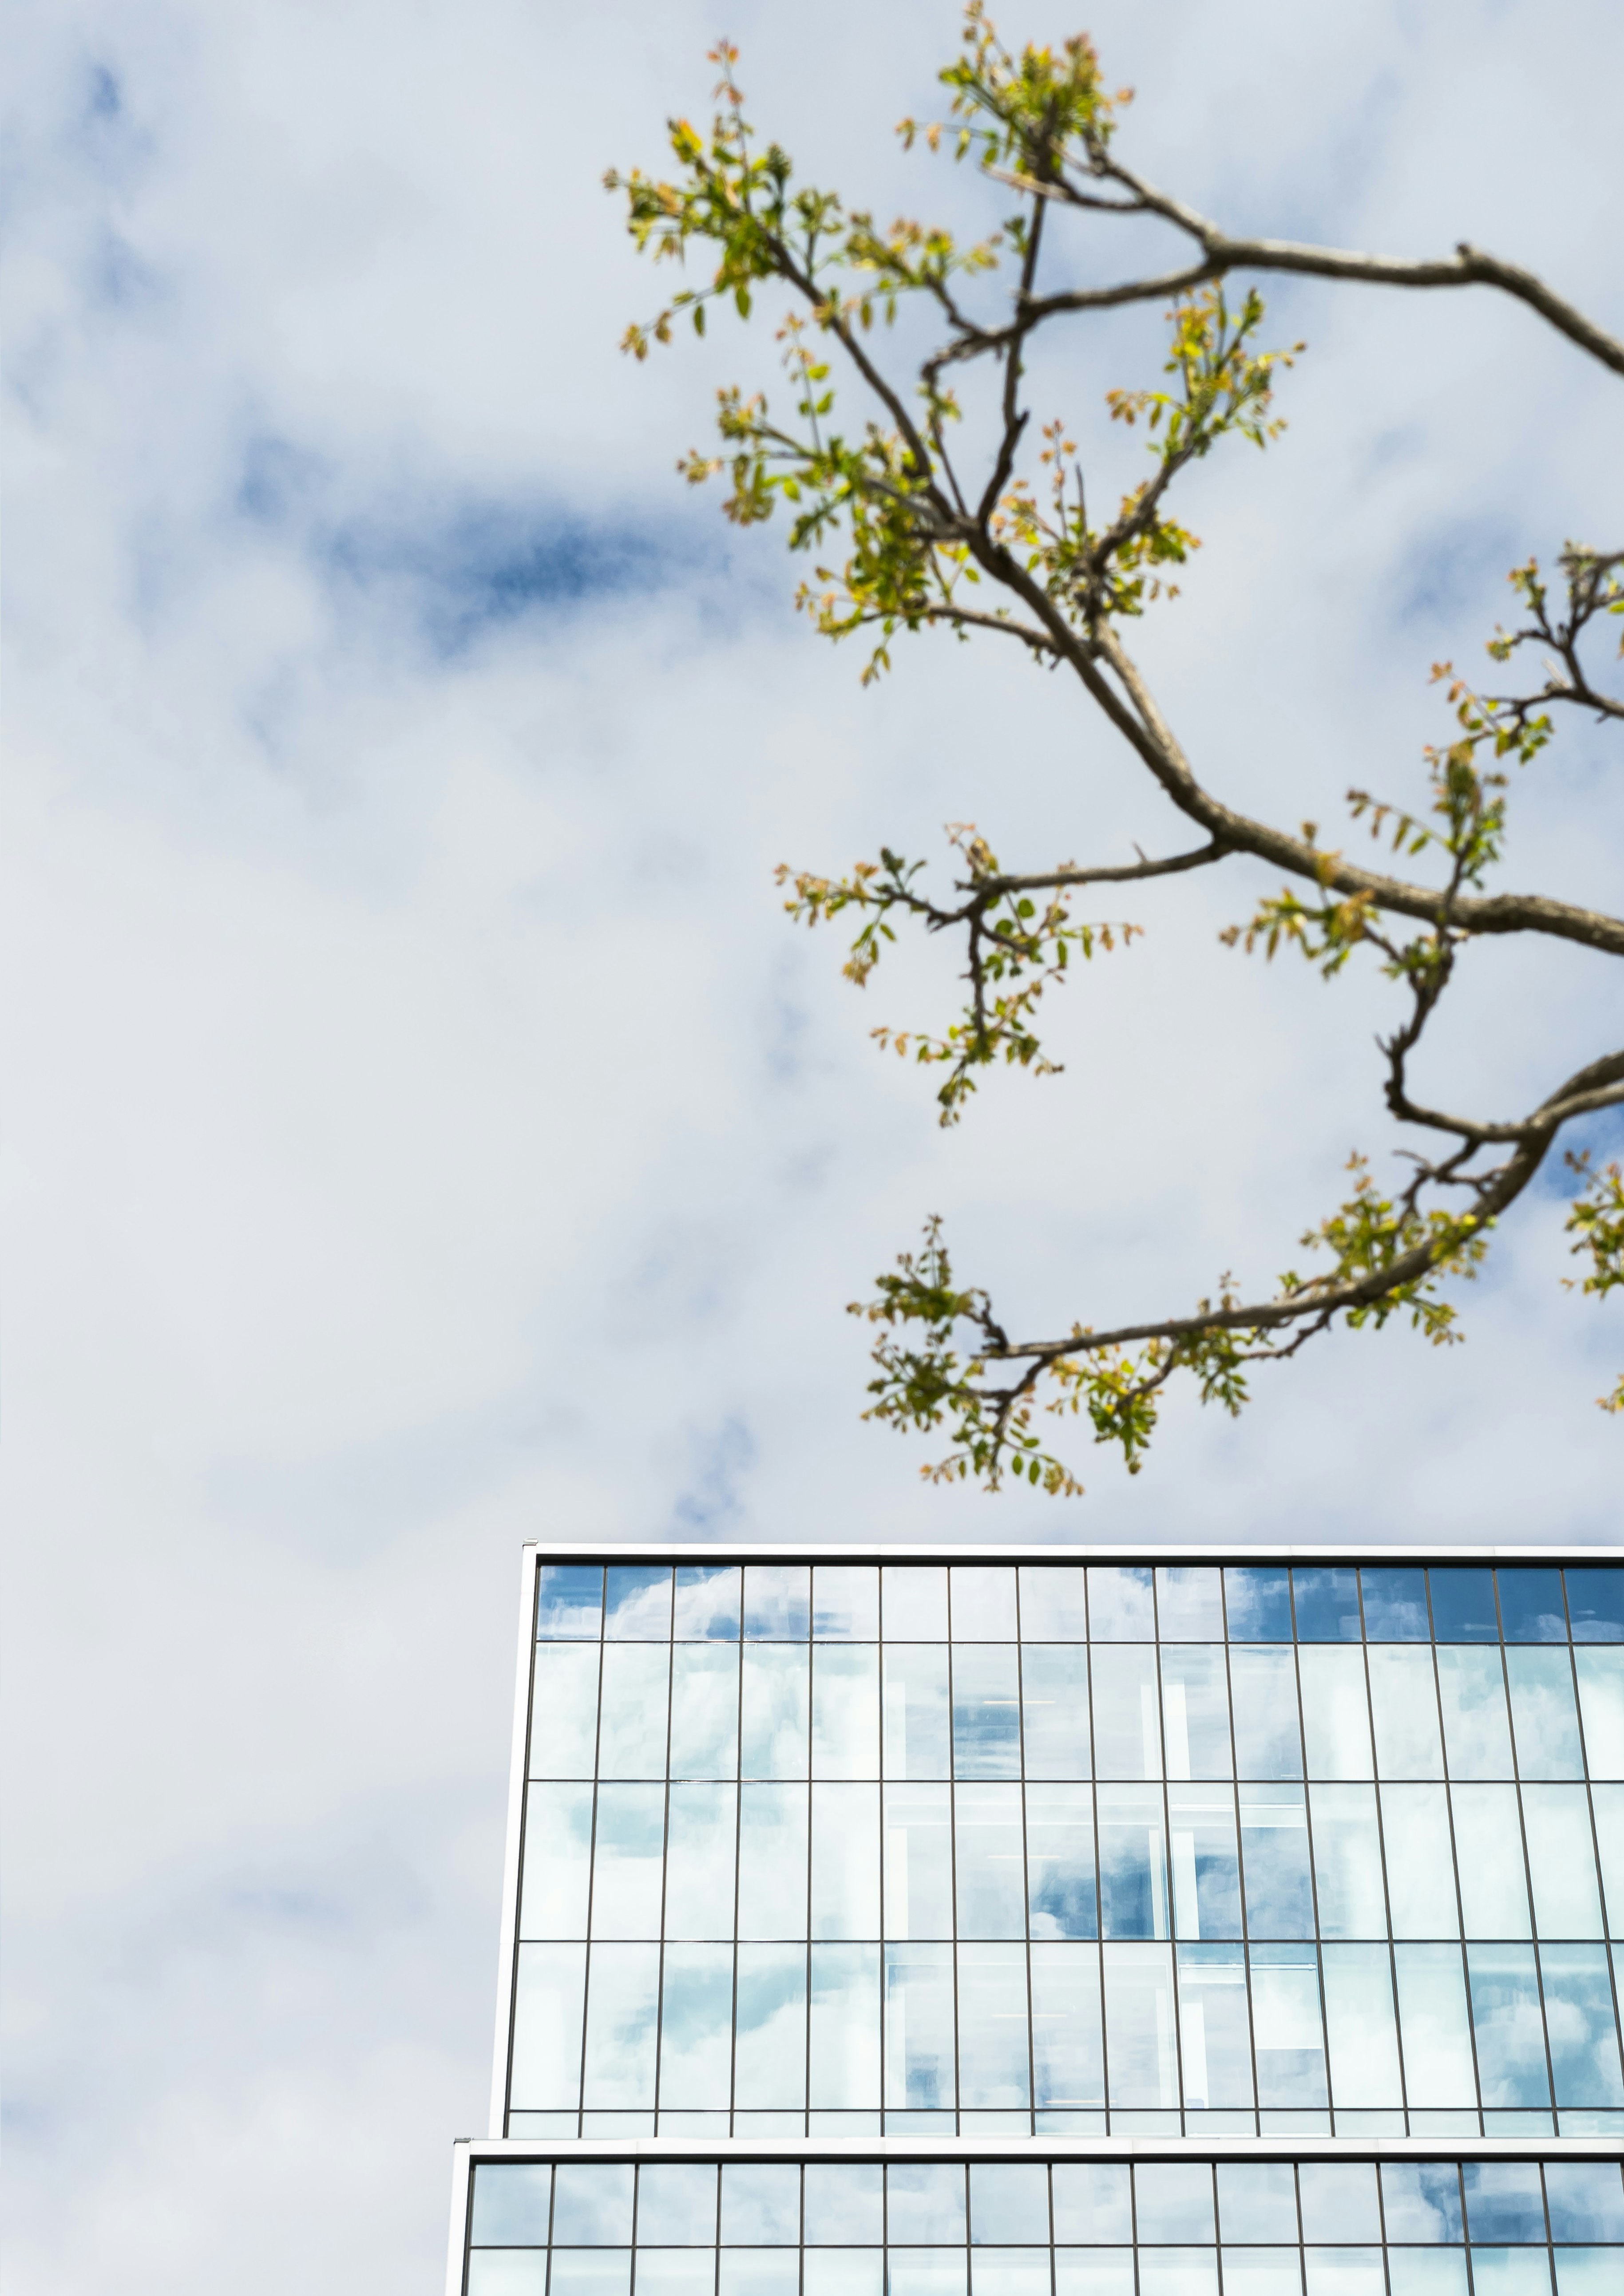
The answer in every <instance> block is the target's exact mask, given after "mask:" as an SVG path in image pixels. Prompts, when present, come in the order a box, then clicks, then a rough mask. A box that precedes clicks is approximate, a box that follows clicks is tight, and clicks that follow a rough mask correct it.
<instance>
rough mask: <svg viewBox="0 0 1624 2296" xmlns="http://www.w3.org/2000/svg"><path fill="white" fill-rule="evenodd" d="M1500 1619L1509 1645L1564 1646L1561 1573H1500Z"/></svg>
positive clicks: (1564, 1615)
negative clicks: (1556, 1644)
mask: <svg viewBox="0 0 1624 2296" xmlns="http://www.w3.org/2000/svg"><path fill="white" fill-rule="evenodd" d="M1500 1617H1501V1619H1502V1620H1504V1622H1505V1639H1506V1641H1507V1642H1508V1643H1565V1642H1566V1641H1567V1639H1568V1620H1567V1614H1566V1613H1565V1611H1563V1609H1562V1573H1561V1571H1560V1570H1502V1571H1501V1572H1500Z"/></svg>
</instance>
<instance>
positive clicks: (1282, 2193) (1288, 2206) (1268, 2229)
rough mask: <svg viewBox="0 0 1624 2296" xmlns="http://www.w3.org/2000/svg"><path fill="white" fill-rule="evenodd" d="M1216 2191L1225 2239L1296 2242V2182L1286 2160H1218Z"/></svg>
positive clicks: (1220, 2227) (1219, 2219)
mask: <svg viewBox="0 0 1624 2296" xmlns="http://www.w3.org/2000/svg"><path fill="white" fill-rule="evenodd" d="M1218 2229H1219V2231H1220V2232H1221V2233H1222V2234H1223V2235H1224V2238H1225V2239H1226V2240H1238V2241H1246V2242H1252V2241H1283V2240H1289V2241H1293V2242H1294V2241H1295V2240H1296V2238H1297V2181H1296V2178H1295V2177H1294V2175H1293V2173H1292V2164H1291V2162H1290V2161H1219V2162H1218Z"/></svg>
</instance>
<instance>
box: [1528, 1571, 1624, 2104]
mask: <svg viewBox="0 0 1624 2296" xmlns="http://www.w3.org/2000/svg"><path fill="white" fill-rule="evenodd" d="M1562 1600H1563V1603H1564V1605H1565V1603H1566V1601H1567V1586H1566V1574H1565V1573H1564V1574H1563V1587H1562ZM1568 1673H1569V1676H1570V1677H1571V1681H1572V1684H1573V1712H1574V1716H1575V1718H1576V1720H1577V1722H1578V1726H1579V1759H1580V1760H1581V1761H1582V1762H1583V1764H1584V1766H1585V1808H1587V1810H1588V1811H1589V1813H1590V1854H1591V1856H1592V1857H1594V1858H1595V1893H1596V1902H1597V1904H1598V1905H1599V1906H1600V1907H1601V1909H1602V1951H1603V1954H1605V1956H1606V1957H1607V1982H1608V1984H1609V1986H1610V1987H1611V1988H1612V2022H1613V2030H1614V2032H1615V2034H1616V2035H1617V2036H1618V2038H1619V2040H1620V2055H1621V2056H1624V2018H1621V2017H1620V2013H1619V2008H1620V2005H1619V1973H1618V1966H1617V1963H1616V1960H1615V1958H1614V1955H1613V1951H1612V1907H1610V1906H1609V1904H1608V1902H1607V1877H1606V1875H1605V1874H1603V1871H1602V1833H1601V1828H1600V1826H1599V1825H1597V1824H1596V1819H1595V1787H1594V1784H1593V1783H1592V1780H1591V1776H1590V1748H1589V1744H1588V1743H1587V1739H1586V1737H1585V1710H1584V1707H1583V1706H1582V1704H1581V1703H1580V1702H1579V1661H1578V1660H1577V1659H1576V1658H1575V1656H1574V1653H1573V1642H1572V1630H1571V1628H1570V1629H1569V1641H1568ZM1519 1795H1521V1788H1519ZM1530 1911H1531V1907H1530ZM1538 1961H1539V1954H1538V1947H1536V1948H1535V1952H1534V1962H1535V1966H1536V1967H1538ZM1539 1981H1540V2005H1541V2008H1542V2009H1543V2007H1544V2000H1545V1994H1544V1987H1545V1980H1544V1978H1543V1976H1542V1977H1541V1979H1540V1980H1539ZM1554 2070H1555V2068H1554V2066H1553V2067H1552V2071H1554ZM1551 2111H1552V2113H1553V2115H1554V2113H1555V2112H1556V2089H1555V2085H1554V2083H1553V2085H1552V2088H1551Z"/></svg>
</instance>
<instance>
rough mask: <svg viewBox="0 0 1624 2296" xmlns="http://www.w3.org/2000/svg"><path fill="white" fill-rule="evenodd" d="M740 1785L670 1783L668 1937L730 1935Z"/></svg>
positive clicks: (667, 1871) (725, 1936) (721, 1936)
mask: <svg viewBox="0 0 1624 2296" xmlns="http://www.w3.org/2000/svg"><path fill="white" fill-rule="evenodd" d="M737 1840H738V1788H737V1787H736V1786H734V1785H674V1786H673V1787H672V1788H671V1800H670V1816H669V1819H668V1839H667V1848H666V1906H665V1924H666V1935H667V1936H668V1938H705V1937H709V1938H730V1937H731V1936H732V1935H733V1933H734V1902H733V1869H734V1849H735V1848H736V1845H737Z"/></svg>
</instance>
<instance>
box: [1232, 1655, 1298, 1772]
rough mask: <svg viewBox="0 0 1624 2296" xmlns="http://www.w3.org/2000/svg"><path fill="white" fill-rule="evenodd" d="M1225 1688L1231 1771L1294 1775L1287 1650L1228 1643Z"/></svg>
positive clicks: (1292, 1691)
mask: <svg viewBox="0 0 1624 2296" xmlns="http://www.w3.org/2000/svg"><path fill="white" fill-rule="evenodd" d="M1229 1692H1230V1697H1231V1699H1232V1701H1233V1702H1234V1759H1235V1775H1236V1776H1237V1777H1242V1778H1300V1776H1301V1775H1302V1741H1301V1737H1300V1734H1299V1730H1298V1722H1297V1668H1296V1664H1295V1662H1294V1659H1293V1655H1292V1652H1290V1651H1289V1650H1258V1649H1255V1648H1254V1649H1247V1648H1244V1647H1243V1646H1241V1645H1239V1644H1237V1645H1235V1646H1234V1647H1233V1648H1232V1649H1231V1651H1230V1653H1229Z"/></svg>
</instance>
